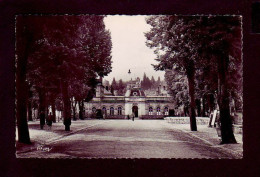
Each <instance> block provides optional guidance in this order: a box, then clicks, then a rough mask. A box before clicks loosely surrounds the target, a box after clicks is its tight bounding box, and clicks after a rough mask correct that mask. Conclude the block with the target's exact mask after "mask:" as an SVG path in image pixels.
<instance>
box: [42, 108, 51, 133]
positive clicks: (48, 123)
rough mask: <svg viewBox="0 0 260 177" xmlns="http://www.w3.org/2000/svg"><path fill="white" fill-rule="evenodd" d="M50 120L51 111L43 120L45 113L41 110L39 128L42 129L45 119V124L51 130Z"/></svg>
mask: <svg viewBox="0 0 260 177" xmlns="http://www.w3.org/2000/svg"><path fill="white" fill-rule="evenodd" d="M52 120H53V115H52V113H51V112H50V113H49V115H48V116H47V118H46V120H45V113H44V111H41V113H40V127H41V129H43V127H44V125H45V121H46V124H47V125H48V128H49V130H51V126H52Z"/></svg>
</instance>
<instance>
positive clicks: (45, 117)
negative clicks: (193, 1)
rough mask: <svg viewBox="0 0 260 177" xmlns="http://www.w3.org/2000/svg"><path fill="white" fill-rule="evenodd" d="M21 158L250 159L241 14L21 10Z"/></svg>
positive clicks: (18, 20)
mask: <svg viewBox="0 0 260 177" xmlns="http://www.w3.org/2000/svg"><path fill="white" fill-rule="evenodd" d="M15 28H16V30H15V40H16V46H15V56H16V78H15V79H16V80H15V85H16V157H17V158H109V159H110V158H116V159H124V158H130V159H133V158H146V159H147V158H148V159H150V158H160V159H195V158H196V159H241V158H243V131H242V130H243V58H242V56H243V55H242V46H243V43H242V41H243V35H242V32H243V29H242V16H240V15H232V14H230V15H185V16H184V15H83V14H82V15H52V14H50V15H33V14H30V15H25V14H24V15H16V18H15Z"/></svg>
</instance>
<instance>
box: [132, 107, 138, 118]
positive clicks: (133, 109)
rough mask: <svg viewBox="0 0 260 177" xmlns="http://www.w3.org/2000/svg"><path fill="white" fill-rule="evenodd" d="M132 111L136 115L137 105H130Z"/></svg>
mask: <svg viewBox="0 0 260 177" xmlns="http://www.w3.org/2000/svg"><path fill="white" fill-rule="evenodd" d="M132 112H133V113H134V115H135V117H138V107H137V106H133V107H132Z"/></svg>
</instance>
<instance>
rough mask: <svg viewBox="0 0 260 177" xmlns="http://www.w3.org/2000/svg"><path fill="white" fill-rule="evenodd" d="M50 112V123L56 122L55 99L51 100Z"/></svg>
mask: <svg viewBox="0 0 260 177" xmlns="http://www.w3.org/2000/svg"><path fill="white" fill-rule="evenodd" d="M51 111H52V118H53V120H52V121H53V122H56V111H55V99H53V100H52V103H51Z"/></svg>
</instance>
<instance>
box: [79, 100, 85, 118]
mask: <svg viewBox="0 0 260 177" xmlns="http://www.w3.org/2000/svg"><path fill="white" fill-rule="evenodd" d="M78 104H79V119H81V120H83V119H84V117H83V106H84V101H83V100H82V101H79V103H78Z"/></svg>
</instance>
